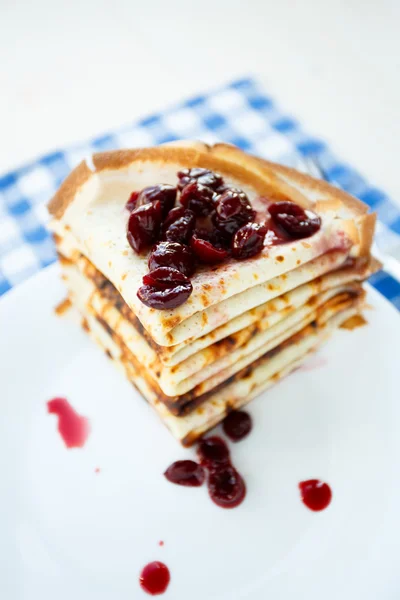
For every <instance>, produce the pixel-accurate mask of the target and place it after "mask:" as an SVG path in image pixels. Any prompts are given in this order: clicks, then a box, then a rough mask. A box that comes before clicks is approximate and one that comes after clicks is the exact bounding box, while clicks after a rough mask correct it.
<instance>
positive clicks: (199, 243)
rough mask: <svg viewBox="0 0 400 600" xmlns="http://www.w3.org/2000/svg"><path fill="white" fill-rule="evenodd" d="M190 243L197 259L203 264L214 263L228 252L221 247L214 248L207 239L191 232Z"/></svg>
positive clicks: (225, 256) (221, 259)
mask: <svg viewBox="0 0 400 600" xmlns="http://www.w3.org/2000/svg"><path fill="white" fill-rule="evenodd" d="M190 245H191V247H192V249H193V251H194V252H195V254H196V256H197V257H198V259H199V260H200V261H201V262H202V263H205V264H208V265H215V264H217V263H220V262H222V261H223V260H225V259H226V258H227V257H228V252H227V251H226V250H224V249H223V248H216V247H215V246H214V245H213V244H212V243H211V242H209V241H208V240H205V239H202V238H201V237H197V235H196V234H193V236H192V239H191V240H190Z"/></svg>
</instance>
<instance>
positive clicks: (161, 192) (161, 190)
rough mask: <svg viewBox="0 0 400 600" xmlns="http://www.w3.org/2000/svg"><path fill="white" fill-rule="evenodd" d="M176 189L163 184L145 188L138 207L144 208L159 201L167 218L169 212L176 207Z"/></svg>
mask: <svg viewBox="0 0 400 600" xmlns="http://www.w3.org/2000/svg"><path fill="white" fill-rule="evenodd" d="M176 192H177V190H176V187H174V186H173V185H169V184H168V183H161V184H159V185H151V186H149V187H146V188H144V189H143V190H142V191H141V192H140V194H139V196H138V198H137V204H136V206H142V205H143V204H148V203H149V202H154V201H155V200H159V201H160V203H161V208H162V213H163V217H165V216H166V215H167V214H168V213H169V211H170V210H171V209H172V208H173V207H174V204H175V201H176Z"/></svg>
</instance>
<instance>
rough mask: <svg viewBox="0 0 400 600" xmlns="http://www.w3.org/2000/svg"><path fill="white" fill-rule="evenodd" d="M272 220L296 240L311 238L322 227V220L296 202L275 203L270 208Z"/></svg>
mask: <svg viewBox="0 0 400 600" xmlns="http://www.w3.org/2000/svg"><path fill="white" fill-rule="evenodd" d="M268 210H269V213H270V215H271V217H272V220H273V221H274V222H275V223H276V224H278V225H280V226H281V227H282V228H283V230H284V231H285V232H286V233H288V234H289V235H291V236H292V238H294V239H299V238H305V237H309V236H310V235H313V234H314V233H316V232H317V231H318V230H319V229H320V227H321V219H320V217H319V216H318V215H316V214H315V213H313V212H311V211H308V210H307V211H305V210H304V209H303V208H302V207H301V206H299V205H298V204H295V203H294V202H275V203H274V204H271V205H270V206H269V207H268Z"/></svg>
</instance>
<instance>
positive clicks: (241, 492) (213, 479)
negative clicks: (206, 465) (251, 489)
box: [208, 464, 246, 508]
mask: <svg viewBox="0 0 400 600" xmlns="http://www.w3.org/2000/svg"><path fill="white" fill-rule="evenodd" d="M208 492H209V494H210V497H211V499H212V500H213V501H214V502H215V504H218V506H221V507H222V508H235V506H238V505H239V504H240V503H241V502H242V501H243V500H244V497H245V495H246V486H245V483H244V481H243V478H242V476H241V475H240V474H239V473H238V472H237V471H236V469H235V468H234V467H233V466H232V465H229V464H227V465H221V466H219V467H218V468H216V469H214V470H213V471H211V473H210V476H209V479H208Z"/></svg>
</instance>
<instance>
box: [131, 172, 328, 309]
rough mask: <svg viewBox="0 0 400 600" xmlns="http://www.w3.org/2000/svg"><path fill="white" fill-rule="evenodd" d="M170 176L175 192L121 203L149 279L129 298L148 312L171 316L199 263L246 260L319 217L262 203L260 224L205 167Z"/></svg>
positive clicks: (145, 193) (153, 189)
mask: <svg viewBox="0 0 400 600" xmlns="http://www.w3.org/2000/svg"><path fill="white" fill-rule="evenodd" d="M177 178H178V181H177V185H176V186H172V185H169V184H159V185H153V186H149V187H146V188H144V189H142V190H140V191H134V192H132V194H131V196H130V198H129V199H128V201H127V203H126V208H127V210H128V211H129V218H128V223H127V239H128V242H129V244H130V245H131V247H132V249H133V250H134V251H135V252H136V253H142V252H148V251H149V250H151V251H150V255H149V259H148V266H149V273H148V274H146V275H145V276H144V277H143V285H142V286H141V287H140V288H139V290H138V292H137V295H138V298H139V299H140V300H141V302H143V304H145V305H146V306H148V307H150V308H154V309H157V310H171V309H173V308H177V307H178V306H180V305H181V304H183V303H184V302H186V300H187V299H188V298H189V296H190V295H191V293H192V291H193V287H192V283H191V281H190V278H191V276H193V275H194V273H195V271H196V268H197V267H198V266H199V265H217V264H219V263H222V262H224V261H226V260H228V259H231V260H239V261H240V260H246V259H248V258H252V257H255V256H257V255H259V254H260V253H261V252H262V250H263V248H264V247H265V246H273V245H277V244H284V243H287V242H290V241H293V240H298V239H302V238H307V237H310V236H311V235H313V234H315V233H316V232H317V231H318V230H319V229H320V227H321V218H320V217H319V216H318V215H316V214H315V213H313V212H311V211H309V210H304V209H303V208H302V207H301V206H299V205H298V204H295V203H294V202H291V201H289V200H288V201H283V202H274V201H273V200H269V199H266V198H263V199H262V200H263V204H264V205H265V207H266V210H267V213H266V215H265V218H264V219H263V220H262V221H261V222H260V219H259V215H258V214H257V212H256V211H255V210H254V208H253V207H252V205H251V203H250V200H249V198H248V196H247V195H246V194H245V192H244V191H243V190H241V189H239V188H235V187H231V186H228V185H226V183H225V182H224V180H223V178H222V177H221V175H219V174H218V173H214V172H213V171H209V170H208V169H201V168H194V169H183V170H182V171H179V172H178V173H177Z"/></svg>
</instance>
